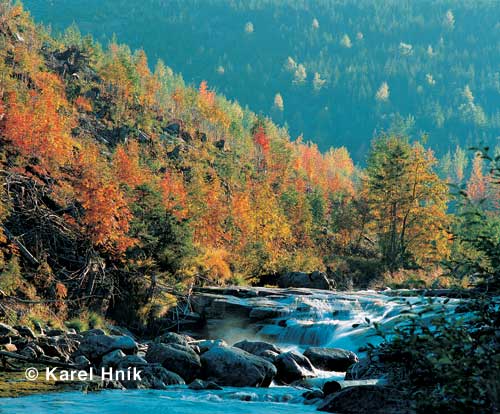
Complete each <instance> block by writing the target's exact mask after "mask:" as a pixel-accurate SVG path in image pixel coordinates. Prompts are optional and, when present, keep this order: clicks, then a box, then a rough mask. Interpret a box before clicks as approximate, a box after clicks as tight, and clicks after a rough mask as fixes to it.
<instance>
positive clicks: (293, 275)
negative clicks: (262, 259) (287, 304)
mask: <svg viewBox="0 0 500 414" xmlns="http://www.w3.org/2000/svg"><path fill="white" fill-rule="evenodd" d="M278 286H279V287H280V288H290V287H294V288H308V289H323V290H329V289H331V285H330V281H329V280H328V278H327V276H326V273H323V272H318V271H316V272H312V273H304V272H289V273H285V274H283V275H281V276H280V277H279V278H278Z"/></svg>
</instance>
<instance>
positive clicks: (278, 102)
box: [274, 93, 285, 111]
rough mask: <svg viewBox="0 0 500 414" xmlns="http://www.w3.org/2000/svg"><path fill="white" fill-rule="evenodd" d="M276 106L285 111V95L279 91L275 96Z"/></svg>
mask: <svg viewBox="0 0 500 414" xmlns="http://www.w3.org/2000/svg"><path fill="white" fill-rule="evenodd" d="M274 107H275V108H276V109H278V110H279V111H283V109H284V108H285V105H284V103H283V97H282V96H281V94H280V93H277V94H276V95H275V96H274Z"/></svg>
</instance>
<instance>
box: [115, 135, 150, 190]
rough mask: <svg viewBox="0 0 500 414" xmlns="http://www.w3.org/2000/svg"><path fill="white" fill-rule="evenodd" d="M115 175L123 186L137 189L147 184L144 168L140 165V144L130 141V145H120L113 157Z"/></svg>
mask: <svg viewBox="0 0 500 414" xmlns="http://www.w3.org/2000/svg"><path fill="white" fill-rule="evenodd" d="M113 167H114V173H115V175H116V177H117V178H118V180H119V181H120V182H121V183H122V184H126V185H128V186H129V187H137V186H138V185H141V184H143V183H144V182H145V174H144V172H143V168H141V166H140V164H139V144H138V143H137V141H130V142H129V143H128V145H121V144H120V145H118V147H117V148H116V151H115V154H114V157H113Z"/></svg>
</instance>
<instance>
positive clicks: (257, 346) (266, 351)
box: [234, 340, 281, 362]
mask: <svg viewBox="0 0 500 414" xmlns="http://www.w3.org/2000/svg"><path fill="white" fill-rule="evenodd" d="M234 346H235V347H236V348H240V349H243V350H244V351H247V352H249V353H250V354H253V355H256V356H258V357H261V358H264V359H267V360H269V361H270V362H274V359H275V358H276V357H277V356H278V355H279V354H281V349H279V348H278V347H277V346H276V345H273V344H270V343H268V342H262V341H247V340H244V341H240V342H238V343H236V344H234Z"/></svg>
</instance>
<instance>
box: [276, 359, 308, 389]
mask: <svg viewBox="0 0 500 414" xmlns="http://www.w3.org/2000/svg"><path fill="white" fill-rule="evenodd" d="M274 365H276V368H277V369H278V373H277V375H276V379H277V380H279V381H281V382H283V383H285V384H291V383H292V382H294V381H299V380H302V379H304V378H313V377H316V372H315V370H314V367H313V365H312V364H311V361H309V360H308V359H307V358H306V357H305V356H304V355H301V354H298V353H297V352H294V351H288V352H285V353H283V354H280V355H278V356H277V357H276V359H275V360H274Z"/></svg>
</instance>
